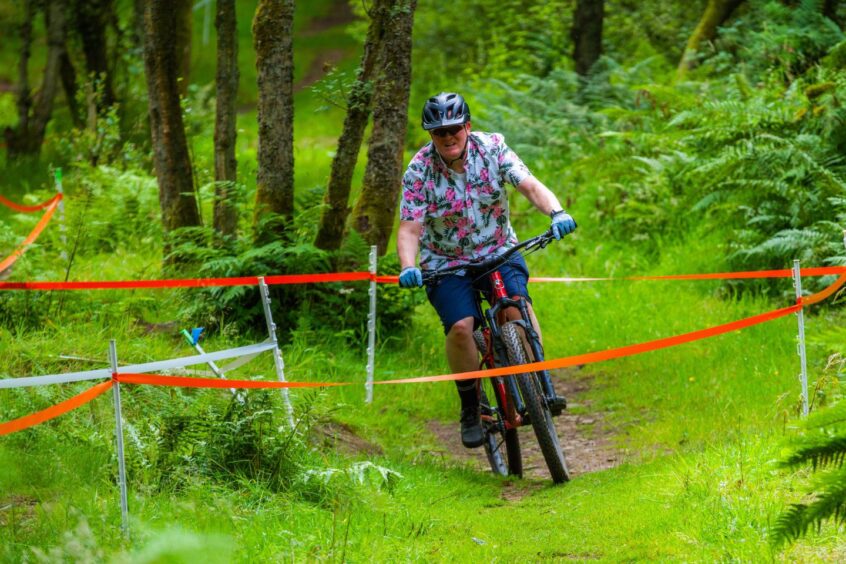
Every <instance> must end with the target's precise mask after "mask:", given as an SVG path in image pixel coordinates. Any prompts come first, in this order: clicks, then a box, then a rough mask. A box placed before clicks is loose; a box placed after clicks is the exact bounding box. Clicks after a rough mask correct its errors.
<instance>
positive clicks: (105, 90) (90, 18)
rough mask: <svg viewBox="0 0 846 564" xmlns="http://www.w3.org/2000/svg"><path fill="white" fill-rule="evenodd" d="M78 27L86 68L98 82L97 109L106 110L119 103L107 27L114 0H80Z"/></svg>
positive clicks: (89, 74)
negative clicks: (117, 101)
mask: <svg viewBox="0 0 846 564" xmlns="http://www.w3.org/2000/svg"><path fill="white" fill-rule="evenodd" d="M74 4H75V6H74V7H75V12H76V30H77V32H78V33H79V37H80V39H81V40H82V52H83V55H84V56H85V68H86V70H87V71H88V76H89V78H93V80H94V83H95V84H96V85H97V87H98V88H97V89H96V91H97V93H98V94H99V99H98V100H97V109H98V110H103V109H104V108H108V107H109V106H111V105H113V104H114V103H115V91H114V87H113V84H112V72H111V69H110V68H109V52H108V40H107V38H106V29H107V27H108V24H109V21H110V20H111V19H112V12H113V11H114V2H113V0H76V2H74Z"/></svg>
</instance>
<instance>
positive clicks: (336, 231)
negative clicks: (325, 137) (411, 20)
mask: <svg viewBox="0 0 846 564" xmlns="http://www.w3.org/2000/svg"><path fill="white" fill-rule="evenodd" d="M396 3H397V1H396V0H376V1H375V2H374V3H373V7H372V8H371V11H370V26H369V27H368V29H367V38H366V40H365V42H364V53H363V54H362V56H361V66H359V68H358V76H357V77H356V80H355V83H354V84H353V86H352V89H351V90H350V93H349V98H348V99H347V115H346V117H345V118H344V128H343V130H342V131H341V136H340V137H339V138H338V149H337V151H336V152H335V158H334V159H332V170H331V173H330V175H329V184H328V185H327V187H326V197H325V198H324V203H325V204H326V208H325V209H324V211H323V214H322V215H321V217H320V226H319V227H318V230H317V237H316V238H315V242H314V244H315V246H316V247H317V248H319V249H323V250H336V249H338V248H340V246H341V241H342V239H343V236H344V226H345V225H346V222H347V217H348V216H349V214H350V208H349V197H350V188H351V186H352V177H353V173H354V172H355V165H356V163H357V161H358V153H359V150H360V149H361V142H362V139H363V138H364V129H365V128H366V127H367V120H368V118H369V117H370V110H371V101H372V98H373V84H372V78H373V74H374V72H375V69H376V62H377V60H378V58H379V54H380V53H381V49H382V42H383V40H384V35H385V20H386V18H387V15H388V13H389V11H390V9H391V8H393V7H394V6H395V5H396Z"/></svg>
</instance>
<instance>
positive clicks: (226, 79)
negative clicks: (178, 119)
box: [214, 0, 239, 241]
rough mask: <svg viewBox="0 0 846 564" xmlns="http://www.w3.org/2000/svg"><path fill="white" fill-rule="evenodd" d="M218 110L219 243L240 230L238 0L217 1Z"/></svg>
mask: <svg viewBox="0 0 846 564" xmlns="http://www.w3.org/2000/svg"><path fill="white" fill-rule="evenodd" d="M215 27H216V29H217V76H216V86H217V106H216V108H215V124H214V180H215V188H214V230H215V233H216V234H217V236H218V239H219V241H223V240H225V239H226V238H231V237H234V236H235V234H236V232H237V228H238V208H237V205H236V204H237V199H236V196H237V193H236V190H235V189H234V185H235V181H236V180H237V168H238V160H237V159H236V157H235V140H236V138H237V132H236V123H237V113H236V109H235V101H236V97H237V95H238V78H239V73H238V35H237V33H238V32H237V28H236V16H235V0H217V16H216V17H215Z"/></svg>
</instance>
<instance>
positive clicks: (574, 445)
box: [428, 369, 624, 498]
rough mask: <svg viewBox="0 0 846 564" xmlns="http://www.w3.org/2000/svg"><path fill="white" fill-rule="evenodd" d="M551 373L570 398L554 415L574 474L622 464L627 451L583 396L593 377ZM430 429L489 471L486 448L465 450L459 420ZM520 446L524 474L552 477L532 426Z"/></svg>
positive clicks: (452, 450) (459, 455)
mask: <svg viewBox="0 0 846 564" xmlns="http://www.w3.org/2000/svg"><path fill="white" fill-rule="evenodd" d="M552 376H553V382H554V384H555V389H556V391H557V392H558V393H559V394H560V395H563V396H565V397H566V398H567V403H568V405H569V408H568V409H567V410H565V411H564V413H562V414H561V415H560V416H558V417H556V418H555V426H556V429H557V431H558V437H559V438H560V439H561V445H562V448H563V449H564V457H565V458H566V460H567V465H568V467H569V468H570V474H571V476H573V477H576V476H579V475H581V474H587V473H589V472H598V471H600V470H606V469H608V468H613V467H614V466H617V465H619V464H621V463H622V462H623V460H624V453H623V452H621V451H620V450H618V449H616V448H615V447H614V446H613V445H612V443H611V437H612V435H613V433H612V431H611V430H610V429H609V428H608V427H607V426H606V425H605V424H604V421H603V415H602V413H597V412H595V411H593V410H591V409H590V402H588V401H586V400H585V399H584V392H585V391H586V390H588V389H589V388H590V384H591V379H590V378H586V377H585V376H584V375H582V374H581V373H580V372H579V371H578V370H573V369H570V370H556V371H553V373H552ZM575 407H587V408H588V409H587V412H588V413H586V414H574V413H573V412H572V409H573V408H575ZM580 411H581V410H580ZM428 428H429V430H430V431H432V433H434V434H435V436H436V437H437V439H438V442H439V443H440V444H441V445H443V447H444V450H445V451H446V453H447V454H448V456H450V457H452V458H454V459H457V460H458V461H461V462H466V463H472V464H473V465H474V466H475V467H477V468H478V469H479V471H482V472H486V471H490V467H489V466H488V461H487V459H486V458H485V451H484V449H482V448H477V449H466V448H464V447H463V446H462V444H461V440H460V437H459V434H458V422H457V421H456V422H443V421H431V422H429V424H428ZM520 446H521V447H522V448H521V450H522V452H523V473H524V476H525V477H527V478H535V479H541V480H549V471H548V470H547V468H546V463H545V462H544V459H543V455H542V454H541V452H540V448H539V447H538V444H537V441H536V440H535V437H534V434H533V432H532V429H531V428H528V427H524V428H521V429H520ZM503 496H504V497H506V498H511V494H509V493H508V492H504V493H503ZM518 497H519V496H518Z"/></svg>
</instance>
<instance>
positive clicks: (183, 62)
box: [172, 0, 194, 98]
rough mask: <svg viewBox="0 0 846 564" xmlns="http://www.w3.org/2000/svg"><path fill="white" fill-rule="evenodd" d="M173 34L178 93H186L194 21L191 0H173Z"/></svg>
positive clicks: (183, 95) (189, 71)
mask: <svg viewBox="0 0 846 564" xmlns="http://www.w3.org/2000/svg"><path fill="white" fill-rule="evenodd" d="M172 4H173V12H174V13H173V17H174V19H175V22H174V34H173V41H174V42H175V43H176V56H177V61H178V67H177V68H178V71H177V72H178V76H179V78H180V81H179V95H180V96H182V97H183V98H184V97H185V96H186V95H187V94H188V84H189V83H190V81H191V32H192V29H193V27H194V26H193V23H194V12H193V8H194V2H193V0H173V2H172Z"/></svg>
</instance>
